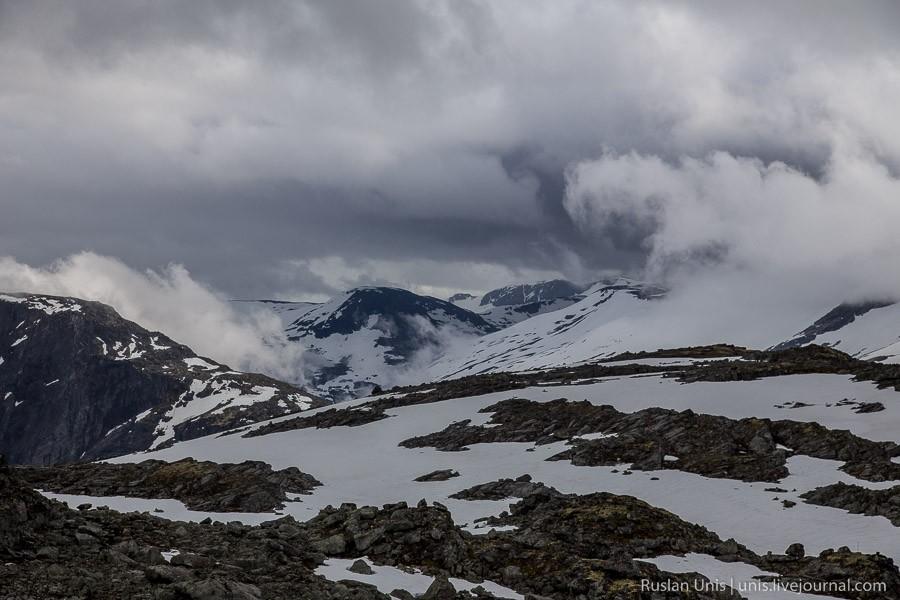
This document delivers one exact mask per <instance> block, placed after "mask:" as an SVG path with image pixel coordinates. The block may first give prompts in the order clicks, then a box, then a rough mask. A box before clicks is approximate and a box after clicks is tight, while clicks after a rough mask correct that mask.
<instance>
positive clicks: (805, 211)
mask: <svg viewBox="0 0 900 600" xmlns="http://www.w3.org/2000/svg"><path fill="white" fill-rule="evenodd" d="M898 30H900V4H898V3H896V2H890V1H885V2H861V3H855V2H853V3H851V2H837V1H835V2H826V1H818V0H817V1H808V2H804V1H799V0H794V1H792V2H787V3H785V2H740V3H738V2H735V3H723V2H675V1H671V0H667V1H665V2H658V3H657V2H624V1H623V2H602V1H596V0H591V1H585V2H574V1H572V2H570V1H565V0H553V1H547V2H521V1H518V0H515V1H514V0H509V1H503V0H492V1H490V2H487V1H485V2H474V1H467V0H448V1H447V2H439V1H435V2H430V1H421V2H413V1H405V0H390V1H388V0H379V1H378V2H372V1H359V2H356V1H349V0H347V1H341V0H337V1H335V0H322V1H321V2H315V1H307V2H298V1H290V2H287V1H284V2H279V1H277V0H272V1H268V2H231V1H225V0H223V1H215V2H213V1H203V0H192V1H190V2H181V1H179V2H175V1H172V2H166V1H159V0H157V1H137V0H122V1H117V2H108V1H105V0H96V1H94V0H80V1H79V2H64V1H59V2H42V1H34V2H22V1H20V2H4V1H2V0H0V215H2V218H0V256H9V257H12V258H13V259H14V262H11V261H8V262H7V266H9V265H11V264H19V265H26V264H27V265H30V266H32V267H42V266H46V265H49V264H50V263H52V262H53V261H54V260H57V259H60V258H64V257H67V256H69V255H72V254H73V253H77V252H80V251H92V252H96V253H98V254H100V255H106V256H110V257H115V258H117V259H120V260H121V261H123V262H124V263H125V264H127V265H129V266H131V267H133V268H137V269H147V268H152V269H156V270H160V269H165V267H166V265H167V264H169V263H178V264H181V265H184V266H185V267H186V269H187V270H188V271H189V272H190V274H191V276H192V277H193V278H195V279H197V280H199V281H200V282H203V283H205V284H208V285H210V286H212V287H214V288H215V289H218V290H222V291H223V292H224V293H226V294H228V295H230V296H234V297H242V298H249V297H280V298H301V297H306V298H311V297H322V296H324V295H328V294H331V293H333V292H334V291H335V290H337V289H343V288H347V287H351V286H353V285H357V284H360V283H368V282H392V283H396V284H401V285H406V286H410V287H414V288H415V289H417V290H420V291H426V292H431V293H434V294H437V295H444V294H447V293H450V292H452V291H457V290H470V291H475V290H485V289H490V288H492V287H496V286H497V285H500V284H504V283H508V282H511V281H515V280H528V279H536V278H548V277H553V276H556V275H562V276H566V277H569V278H572V279H575V280H581V281H585V280H589V279H591V278H593V277H597V276H598V275H601V274H603V273H607V272H614V271H625V272H628V273H632V274H636V275H640V276H647V277H652V278H656V279H661V280H667V281H674V282H678V281H685V280H693V279H691V278H699V279H697V280H698V281H699V280H703V281H707V280H708V279H709V278H710V277H713V276H714V275H715V274H717V273H723V274H724V275H723V277H724V279H721V280H719V281H720V283H718V284H717V285H718V286H723V285H724V286H726V287H727V286H729V285H730V283H727V284H724V283H721V282H722V281H725V282H729V281H732V279H729V278H735V279H739V280H742V281H748V280H750V281H753V282H754V285H757V284H760V285H764V284H762V283H760V282H779V284H782V283H784V282H795V283H796V282H797V281H800V282H802V285H803V287H804V288H806V289H808V290H813V291H814V293H815V294H826V295H829V298H838V296H840V292H841V291H842V290H844V291H846V295H847V296H853V295H857V296H862V295H869V296H871V295H888V294H893V293H895V292H900V272H898V267H897V265H898V264H900V235H897V231H896V230H897V227H898V224H900V184H898V180H897V174H898V173H900V118H898V109H897V107H898V106H900V37H898V36H897V31H898ZM101 262H102V261H101ZM87 263H90V264H95V263H93V262H91V261H87ZM56 268H57V270H58V269H59V268H58V267H56ZM52 269H53V267H51V270H52ZM885 282H888V283H885ZM791 293H794V292H791ZM829 301H830V300H829ZM838 301H840V299H839V298H838Z"/></svg>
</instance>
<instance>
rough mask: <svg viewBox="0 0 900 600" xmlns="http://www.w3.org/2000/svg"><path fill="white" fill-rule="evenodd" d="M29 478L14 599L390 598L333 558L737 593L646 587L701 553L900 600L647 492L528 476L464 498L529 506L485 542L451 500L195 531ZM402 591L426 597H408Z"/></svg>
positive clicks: (8, 515)
mask: <svg viewBox="0 0 900 600" xmlns="http://www.w3.org/2000/svg"><path fill="white" fill-rule="evenodd" d="M18 471H19V470H18V469H12V468H10V467H6V466H2V467H0V562H2V563H3V566H2V567H0V590H2V594H5V595H0V598H98V599H105V598H110V599H111V598H123V597H126V596H127V597H131V598H135V599H145V598H146V599H173V600H174V599H195V600H206V599H210V600H212V599H235V600H256V599H263V598H273V599H274V598H279V599H282V598H283V599H290V598H309V599H318V598H322V599H326V598H327V599H351V598H352V599H363V598H382V599H384V598H388V596H386V595H385V594H382V593H380V592H378V591H377V590H376V589H375V588H373V587H371V586H369V585H366V584H361V583H354V582H350V581H343V582H335V581H329V580H326V579H325V578H323V577H321V576H319V575H316V573H315V570H316V568H317V567H318V566H320V565H322V564H323V563H324V562H325V561H326V560H327V559H328V558H329V557H340V558H350V559H355V558H362V557H366V558H368V559H369V560H370V561H372V562H373V563H374V564H379V565H391V566H397V567H401V568H404V569H416V570H420V571H422V572H425V573H428V574H430V575H432V576H433V577H434V578H435V579H434V583H433V584H432V587H431V588H430V589H429V591H428V592H427V593H426V594H425V595H424V596H423V597H424V598H432V599H448V600H449V599H462V598H491V597H493V596H491V595H490V594H489V593H487V592H484V591H482V590H480V589H479V588H475V590H474V591H473V592H456V591H454V590H453V588H452V586H450V585H449V584H448V583H447V580H446V578H447V577H459V578H463V579H467V580H469V581H473V582H479V581H482V580H491V581H494V582H498V583H501V584H503V585H505V586H508V587H509V588H510V589H513V590H516V591H517V592H518V593H521V594H523V595H524V596H525V597H526V598H531V599H533V600H540V599H542V598H554V599H564V598H584V599H600V598H622V599H625V598H662V597H679V598H697V599H706V598H709V599H712V598H731V597H734V596H733V595H732V594H731V593H730V592H727V593H726V592H691V593H681V592H679V593H678V594H676V595H670V596H665V595H662V596H660V595H652V594H651V593H650V592H642V591H641V590H642V587H641V582H642V580H643V581H653V582H657V583H659V582H663V581H670V582H671V581H685V582H692V581H693V580H694V579H695V578H696V577H699V576H694V575H692V574H687V575H675V574H670V573H665V572H663V571H660V570H659V569H657V568H656V567H655V566H653V565H651V564H648V563H646V562H642V561H640V560H639V559H641V558H652V557H655V556H660V555H671V554H683V553H688V552H698V553H703V554H708V555H711V556H714V557H717V558H719V559H720V560H723V561H741V562H745V563H748V564H752V565H755V566H758V567H759V568H761V569H763V570H766V571H769V572H775V573H778V574H781V575H782V576H784V577H786V578H810V579H816V580H820V581H822V580H825V581H841V580H844V579H848V578H850V579H857V580H865V581H882V582H884V583H885V585H886V586H887V592H886V593H885V594H882V595H879V596H878V597H890V598H896V597H900V573H898V570H897V567H896V566H895V565H894V563H893V561H891V560H890V559H888V558H885V557H882V556H878V555H866V554H860V553H855V552H851V551H850V550H848V549H846V548H843V549H838V550H837V551H826V552H823V553H822V554H821V555H819V556H817V557H808V556H805V555H804V552H803V549H802V547H800V546H799V545H797V546H795V547H792V548H790V549H789V551H788V552H786V554H784V555H772V554H768V555H765V556H759V555H757V554H755V553H753V552H751V551H750V550H748V549H747V548H745V547H744V546H742V545H741V544H739V543H737V542H735V541H734V540H721V539H719V537H718V536H717V535H716V534H714V533H713V532H711V531H709V530H707V529H705V528H703V527H701V526H698V525H694V524H691V523H687V522H685V521H683V520H682V519H679V518H678V517H676V516H675V515H673V514H671V513H669V512H667V511H664V510H661V509H658V508H655V507H653V506H650V505H649V504H647V503H645V502H642V501H640V500H637V499H635V498H631V497H628V496H620V495H614V494H608V493H595V494H589V495H584V496H578V495H573V494H561V493H559V492H557V491H556V490H553V489H552V488H548V487H546V486H544V485H543V484H540V483H535V482H532V481H531V478H530V477H528V476H523V477H520V478H518V479H516V480H502V481H497V482H486V483H485V484H484V485H481V486H476V488H473V489H469V490H461V491H460V493H459V497H461V498H466V499H471V500H481V499H492V498H498V497H510V496H519V497H521V498H522V499H521V500H520V501H519V502H517V503H516V504H514V505H513V506H512V509H511V511H510V512H508V513H503V514H501V515H500V516H499V517H492V518H491V519H490V520H491V524H492V525H494V526H500V527H502V528H503V530H502V531H492V532H491V533H489V534H487V535H473V534H471V533H469V532H467V531H464V530H462V529H460V528H459V527H458V526H457V525H455V524H454V522H453V519H452V518H451V515H450V513H449V512H448V511H447V510H446V509H445V508H444V507H443V506H441V505H440V504H438V503H435V504H432V505H428V504H426V503H425V502H424V501H423V502H421V503H419V504H418V505H417V506H409V505H407V504H406V503H398V504H392V505H385V506H383V507H371V506H368V507H357V506H355V505H352V504H345V505H343V506H341V507H339V508H326V509H325V510H323V511H322V512H321V513H320V514H319V515H318V516H316V517H314V518H313V519H312V520H310V521H308V522H306V523H299V522H297V521H295V520H294V519H293V518H292V517H283V518H281V519H276V520H273V521H270V522H267V523H263V524H262V525H261V526H259V527H252V526H248V525H242V524H240V523H238V522H231V523H220V522H211V521H209V520H207V521H205V522H202V523H180V522H173V521H167V520H164V519H161V518H158V517H155V516H152V515H149V514H138V513H132V514H121V513H118V512H115V511H111V510H108V509H105V508H102V507H101V508H98V509H91V510H88V509H87V507H83V510H71V509H69V508H67V507H65V505H63V504H61V503H58V502H55V501H52V500H48V499H46V498H44V497H42V496H40V495H39V494H37V493H36V492H34V491H32V490H31V488H30V486H29V484H27V483H26V482H24V481H23V480H22V479H21V478H20V477H19V473H18ZM354 566H355V567H357V568H360V569H365V568H367V566H366V565H365V564H364V563H358V564H356V565H354ZM391 596H392V597H394V598H400V599H407V600H408V599H409V598H412V597H413V596H412V595H411V594H410V593H408V592H406V591H404V590H400V589H398V590H396V591H394V592H393V593H392V594H391ZM846 597H848V598H857V597H859V598H862V597H867V596H865V595H847V596H846Z"/></svg>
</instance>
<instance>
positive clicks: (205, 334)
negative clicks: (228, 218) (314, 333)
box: [0, 252, 302, 381]
mask: <svg viewBox="0 0 900 600" xmlns="http://www.w3.org/2000/svg"><path fill="white" fill-rule="evenodd" d="M0 290H3V291H10V292H35V293H41V294H51V295H58V296H74V297H77V298H82V299H85V300H96V301H99V302H103V303H105V304H108V305H110V306H112V307H113V308H115V309H116V310H117V311H118V312H119V314H121V315H122V316H123V317H125V318H126V319H129V320H131V321H134V322H136V323H138V324H139V325H141V326H143V327H145V328H147V329H150V330H156V331H161V332H162V333H164V334H166V335H168V336H169V337H171V338H172V339H174V340H175V341H177V342H180V343H183V344H186V345H188V346H190V347H191V348H192V349H193V350H194V351H195V352H197V353H198V354H201V355H204V356H208V357H210V358H213V359H215V360H218V361H221V362H224V363H226V364H228V365H230V366H231V367H234V368H237V369H242V370H248V371H260V372H264V373H266V374H268V375H272V376H274V377H277V378H280V379H285V380H291V381H299V379H300V375H299V374H300V373H301V372H302V371H301V368H300V362H301V352H302V351H301V348H300V346H299V345H298V344H291V343H286V340H285V338H284V332H283V331H282V329H281V322H280V320H279V319H278V317H277V316H275V315H274V314H270V313H267V312H263V311H259V312H244V311H241V312H238V311H236V310H235V309H234V307H233V306H232V304H231V303H230V302H229V301H228V300H227V299H226V298H224V297H223V296H221V295H220V294H219V293H217V292H216V291H215V290H212V289H211V288H209V287H207V286H205V285H203V284H201V283H199V282H198V281H196V280H195V279H193V278H192V277H191V275H190V273H188V271H187V269H185V268H184V267H183V266H181V265H176V264H172V265H169V266H167V267H166V268H164V269H161V270H159V271H153V270H147V271H144V272H140V271H136V270H134V269H132V268H130V267H128V266H127V265H125V264H124V263H122V262H121V261H119V260H117V259H114V258H110V257H107V256H100V255H97V254H94V253H90V252H82V253H80V254H75V255H72V256H69V257H68V258H64V259H60V260H58V261H56V262H54V263H53V264H51V265H49V266H47V267H32V266H29V265H25V264H22V263H20V262H17V261H16V260H15V259H13V258H10V257H5V258H0Z"/></svg>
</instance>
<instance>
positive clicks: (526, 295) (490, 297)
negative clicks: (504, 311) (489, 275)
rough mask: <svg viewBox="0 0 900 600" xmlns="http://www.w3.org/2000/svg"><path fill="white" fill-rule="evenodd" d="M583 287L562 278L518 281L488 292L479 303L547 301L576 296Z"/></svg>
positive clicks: (500, 304)
mask: <svg viewBox="0 0 900 600" xmlns="http://www.w3.org/2000/svg"><path fill="white" fill-rule="evenodd" d="M584 289H585V288H584V286H580V285H576V284H574V283H571V282H569V281H565V280H564V279H553V280H551V281H540V282H537V283H520V284H517V285H508V286H505V287H502V288H498V289H496V290H492V291H490V292H488V293H487V294H485V295H484V296H483V297H482V298H481V305H482V306H486V305H489V304H491V305H494V306H510V305H514V304H531V303H534V302H547V301H550V300H555V299H557V298H569V297H572V296H576V295H578V294H580V293H581V292H582V291H584Z"/></svg>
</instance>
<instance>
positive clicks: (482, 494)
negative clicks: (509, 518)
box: [450, 475, 559, 500]
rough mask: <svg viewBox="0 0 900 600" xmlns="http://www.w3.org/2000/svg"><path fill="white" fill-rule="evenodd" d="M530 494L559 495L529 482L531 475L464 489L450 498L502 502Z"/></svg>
mask: <svg viewBox="0 0 900 600" xmlns="http://www.w3.org/2000/svg"><path fill="white" fill-rule="evenodd" d="M532 494H549V495H559V492H558V491H557V490H556V489H555V488H552V487H547V486H546V485H544V484H543V483H534V482H532V481H531V475H522V476H521V477H517V478H516V479H500V480H499V481H492V482H489V483H482V484H479V485H474V486H472V487H470V488H466V489H464V490H461V491H459V492H456V493H455V494H453V495H451V496H450V497H451V498H456V499H458V500H504V499H506V498H527V497H528V496H531V495H532Z"/></svg>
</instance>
